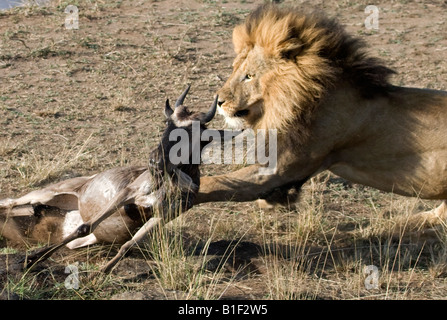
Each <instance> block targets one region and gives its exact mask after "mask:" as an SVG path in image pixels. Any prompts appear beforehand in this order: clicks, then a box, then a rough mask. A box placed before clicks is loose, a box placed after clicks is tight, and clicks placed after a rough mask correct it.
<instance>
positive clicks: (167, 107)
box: [165, 99, 174, 118]
mask: <svg viewBox="0 0 447 320" xmlns="http://www.w3.org/2000/svg"><path fill="white" fill-rule="evenodd" d="M173 113H174V110H172V108H171V105H170V104H169V99H166V105H165V116H166V118H169V117H170V116H172V114H173Z"/></svg>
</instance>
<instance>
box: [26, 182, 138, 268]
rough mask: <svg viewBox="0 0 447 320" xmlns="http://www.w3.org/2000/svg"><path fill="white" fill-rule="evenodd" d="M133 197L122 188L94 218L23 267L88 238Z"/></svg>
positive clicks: (36, 255) (128, 190)
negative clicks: (67, 245) (83, 238)
mask: <svg viewBox="0 0 447 320" xmlns="http://www.w3.org/2000/svg"><path fill="white" fill-rule="evenodd" d="M133 196H134V195H133V193H132V192H131V189H129V188H124V189H123V190H121V191H120V192H119V193H118V194H117V195H116V196H115V198H114V199H113V201H111V202H110V204H109V206H108V207H107V208H105V209H104V210H103V211H101V212H99V213H98V214H96V215H94V217H93V218H92V219H90V220H89V221H87V222H85V223H83V224H82V225H80V226H79V227H78V228H77V229H76V230H75V231H74V232H73V233H71V234H70V235H68V236H67V237H66V238H64V239H63V240H62V241H61V242H60V243H58V244H54V245H51V246H48V247H45V248H43V249H41V250H38V251H37V252H35V253H33V254H31V255H29V256H28V257H27V259H26V265H25V267H26V268H29V267H32V266H33V265H34V264H35V263H36V262H38V261H43V260H46V259H48V258H49V257H50V256H51V255H52V254H53V253H54V252H55V251H57V250H58V249H59V248H61V247H63V246H65V245H66V244H68V243H69V242H71V241H73V240H76V239H78V238H82V237H86V236H88V235H89V234H91V233H92V232H93V231H94V230H95V229H96V228H97V227H98V225H99V224H100V223H101V222H102V221H104V220H105V219H107V218H108V217H110V216H111V215H112V214H113V213H114V212H115V211H116V210H117V209H118V208H120V207H122V206H123V205H125V204H127V203H128V202H132V200H133Z"/></svg>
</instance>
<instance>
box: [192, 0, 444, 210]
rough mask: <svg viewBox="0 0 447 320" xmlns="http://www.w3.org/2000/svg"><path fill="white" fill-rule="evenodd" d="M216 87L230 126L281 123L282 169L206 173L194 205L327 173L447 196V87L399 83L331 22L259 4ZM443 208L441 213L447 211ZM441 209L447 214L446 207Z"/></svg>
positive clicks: (241, 197) (275, 191)
mask: <svg viewBox="0 0 447 320" xmlns="http://www.w3.org/2000/svg"><path fill="white" fill-rule="evenodd" d="M233 43H234V48H235V52H236V55H237V56H236V58H235V60H234V64H233V72H232V74H231V75H230V77H229V78H228V80H227V81H226V83H225V84H224V86H223V87H222V88H221V89H220V90H219V91H218V94H219V97H220V98H219V108H220V110H219V112H220V113H221V114H223V115H224V116H225V117H226V120H227V122H228V123H236V124H239V125H243V126H245V127H249V128H255V129H256V128H262V129H276V130H277V131H278V141H277V150H278V152H277V155H278V159H277V167H276V171H275V173H274V174H271V175H259V174H258V172H259V167H260V165H252V166H248V167H244V168H242V169H240V170H237V171H235V172H231V173H229V174H225V175H218V176H212V177H202V179H201V187H200V191H199V195H198V198H197V202H199V203H200V202H209V201H227V200H232V201H252V200H257V199H270V200H271V199H273V198H275V199H276V200H277V199H282V200H284V201H287V199H286V198H285V196H284V195H285V194H287V192H288V191H289V190H290V189H293V188H294V189H297V190H299V189H300V188H301V186H302V184H304V183H305V182H306V181H307V180H308V179H309V178H311V177H312V176H314V175H316V174H318V173H320V172H322V171H324V170H330V171H332V172H333V173H335V174H337V175H339V176H341V177H343V178H345V179H348V180H351V181H352V182H356V183H360V184H364V185H367V186H371V187H374V188H377V189H380V190H384V191H389V192H395V193H397V194H401V195H406V196H417V197H421V198H425V199H442V200H444V199H446V198H447V160H446V159H447V129H446V123H447V92H444V91H435V90H428V89H416V88H405V87H397V86H394V85H392V84H391V83H390V76H391V75H392V74H393V73H394V71H392V70H391V69H389V68H387V67H386V66H384V65H383V63H382V62H380V60H378V59H376V58H374V57H371V56H370V55H369V54H368V53H367V49H366V47H365V45H364V43H363V42H362V41H361V40H360V39H358V38H355V37H352V36H350V35H349V34H347V33H346V32H345V30H344V28H343V27H342V26H341V25H340V24H338V23H337V22H336V21H335V20H334V19H330V18H327V17H324V16H322V15H321V14H320V13H303V12H302V11H301V10H299V9H296V8H279V7H278V6H276V5H265V6H261V7H260V8H258V9H257V10H255V11H254V12H252V13H251V14H250V15H249V16H248V17H247V19H246V21H245V23H244V24H242V25H239V26H237V27H236V28H235V29H234V32H233ZM443 208H445V206H441V207H440V209H439V210H437V211H436V217H438V218H440V217H444V216H446V215H447V213H446V212H445V211H446V210H444V209H443ZM441 209H442V210H441Z"/></svg>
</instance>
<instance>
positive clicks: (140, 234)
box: [101, 217, 162, 273]
mask: <svg viewBox="0 0 447 320" xmlns="http://www.w3.org/2000/svg"><path fill="white" fill-rule="evenodd" d="M161 221H162V219H161V218H156V217H153V218H150V219H149V220H148V221H147V222H146V223H145V224H144V225H143V226H142V227H141V228H140V230H138V231H137V233H135V235H134V236H133V237H132V239H130V240H129V241H127V242H126V243H125V244H123V245H122V246H121V248H120V250H119V251H118V253H117V254H116V255H115V257H113V259H112V260H110V261H109V262H108V263H107V264H106V266H105V267H104V268H102V270H101V271H102V272H104V273H109V272H110V271H111V270H112V269H113V267H114V266H115V265H116V264H117V263H118V262H119V261H120V260H121V258H122V257H123V256H124V255H125V254H126V252H127V251H128V250H129V249H130V248H132V247H133V246H134V245H136V244H139V243H140V242H141V241H142V240H143V239H144V238H145V237H146V235H148V234H149V232H151V231H152V230H153V229H154V228H155V227H156V226H157V225H159V224H160V222H161Z"/></svg>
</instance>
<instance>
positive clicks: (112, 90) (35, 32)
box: [0, 0, 447, 299]
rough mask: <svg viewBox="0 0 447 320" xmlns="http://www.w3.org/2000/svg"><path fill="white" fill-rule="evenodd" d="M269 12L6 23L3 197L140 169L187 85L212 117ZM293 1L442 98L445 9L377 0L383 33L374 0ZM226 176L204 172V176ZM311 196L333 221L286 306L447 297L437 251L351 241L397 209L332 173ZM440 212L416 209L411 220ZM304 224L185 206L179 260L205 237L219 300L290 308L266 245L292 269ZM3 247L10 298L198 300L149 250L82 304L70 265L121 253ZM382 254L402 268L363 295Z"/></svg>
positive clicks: (139, 5)
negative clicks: (238, 49) (29, 266)
mask: <svg viewBox="0 0 447 320" xmlns="http://www.w3.org/2000/svg"><path fill="white" fill-rule="evenodd" d="M291 2H292V1H286V3H291ZM261 3H262V1H252V0H244V1H232V0H225V1H214V0H193V1H189V0H188V1H186V0H180V1H177V0H176V1H173V0H159V1H142V0H133V1H132V0H123V1H100V0H98V1H82V0H79V1H74V3H72V2H70V3H69V2H68V1H62V0H59V1H54V2H52V3H51V4H50V5H48V6H46V7H31V8H24V9H14V10H10V11H5V12H1V11H0V83H1V86H0V127H1V130H0V199H1V198H4V197H12V196H19V195H21V194H23V193H25V192H27V191H30V190H33V189H36V188H38V187H41V186H43V185H45V184H47V183H49V182H52V181H59V180H61V179H65V178H68V177H74V176H79V175H87V174H92V173H96V172H98V171H101V170H105V169H107V168H111V167H114V166H118V165H141V164H145V162H146V159H147V155H148V153H149V151H150V150H151V148H152V147H154V146H155V144H156V143H157V141H158V138H159V134H160V132H161V130H162V129H163V125H164V122H163V114H162V108H163V106H164V101H165V99H166V98H170V99H175V98H176V97H177V96H178V95H179V93H180V92H181V91H182V90H183V88H184V87H185V85H186V84H188V83H190V84H192V89H191V93H190V95H189V96H188V98H187V104H189V105H190V106H191V107H193V108H195V109H196V110H199V109H201V110H205V109H207V108H208V106H209V105H210V103H211V102H212V99H213V95H214V94H215V92H216V91H217V90H218V89H219V87H220V86H222V85H223V83H224V81H225V79H226V78H227V77H228V75H229V74H230V73H231V64H232V59H233V57H234V54H233V51H232V44H231V33H232V29H233V27H234V26H235V25H236V24H238V23H240V22H242V21H243V19H244V17H245V16H246V14H247V13H248V12H249V11H250V10H252V9H253V8H255V7H256V6H257V5H258V4H261ZM293 3H295V4H299V5H302V6H314V7H317V8H319V9H322V10H324V11H325V12H327V14H329V15H331V16H335V17H337V18H338V19H339V20H340V21H341V23H342V24H344V25H345V26H346V28H347V29H348V31H350V32H351V33H353V34H356V35H358V36H359V37H361V38H363V39H364V40H365V41H366V42H367V43H368V44H369V45H370V50H371V52H372V53H373V54H374V55H376V56H379V57H380V58H382V59H384V60H385V61H386V63H387V65H388V66H390V67H391V68H394V69H395V70H396V71H397V72H398V74H397V75H395V76H394V77H393V83H394V84H397V85H405V86H413V87H425V88H432V89H442V90H447V81H446V79H447V63H446V60H447V22H446V18H447V15H446V12H447V2H446V1H441V0H432V1H422V2H421V1H411V0H406V1H393V2H390V1H381V0H378V1H375V2H374V4H375V5H376V6H377V7H378V8H379V10H380V11H379V29H378V30H368V29H366V28H365V25H364V21H365V19H366V17H367V16H368V14H365V12H364V10H365V7H366V5H368V4H370V3H369V2H367V1H337V2H335V1H299V2H297V1H293ZM68 4H75V5H77V7H78V9H79V29H77V30H68V29H66V28H65V25H64V22H65V19H66V16H67V15H66V14H65V13H64V9H65V8H66V6H67V5H68ZM212 127H215V128H221V127H223V121H222V119H221V118H220V117H219V118H217V119H216V120H214V121H213V123H212ZM232 169H234V167H233V166H218V165H207V166H203V169H202V172H203V173H204V174H216V173H221V172H224V171H227V170H232ZM304 189H305V190H304V192H305V193H306V194H307V196H306V195H305V196H303V197H304V198H305V199H311V200H310V201H311V202H312V201H316V202H317V205H316V206H317V207H318V208H319V209H320V210H321V213H322V214H320V215H317V216H319V217H320V218H321V217H323V218H324V219H323V220H322V221H323V222H321V223H320V224H319V226H318V227H317V228H316V229H317V230H316V231H315V232H313V233H312V236H311V239H310V241H309V242H308V243H306V248H305V249H299V250H303V251H302V253H303V254H304V253H305V254H306V256H307V260H306V267H305V268H303V269H304V270H305V272H304V271H303V273H304V275H302V276H301V277H300V279H298V280H297V281H298V282H299V283H298V284H297V286H301V287H300V288H301V289H299V290H298V291H295V292H292V294H290V295H288V297H289V298H312V299H353V298H354V299H357V298H367V299H375V298H378V299H382V298H398V299H399V298H405V299H432V298H436V299H437V298H445V297H446V293H447V281H446V280H445V275H446V274H447V273H446V269H445V261H439V260H436V259H437V258H436V257H441V258H444V257H445V255H443V253H442V250H444V248H445V246H444V243H440V244H439V243H438V244H433V245H430V246H428V245H426V246H425V245H424V244H405V247H404V246H400V245H401V244H400V243H397V244H396V243H395V244H393V245H390V244H389V242H386V241H387V240H386V239H385V240H383V239H378V238H375V239H371V238H362V239H356V240H358V241H353V240H352V239H351V238H350V237H349V232H350V231H352V230H355V229H358V228H361V227H364V226H365V225H368V224H370V222H371V219H373V218H371V217H374V215H375V214H376V213H377V212H378V211H380V210H381V208H382V209H383V208H385V209H383V210H382V211H387V210H386V209H387V208H388V207H391V206H390V203H394V202H393V201H396V200H395V199H396V198H398V197H392V196H390V195H387V194H383V193H381V192H378V191H375V190H372V189H369V188H365V187H361V186H357V185H353V184H350V183H348V182H346V181H343V180H341V179H338V178H336V177H327V176H323V177H321V178H320V179H317V180H315V181H312V182H311V183H309V184H306V186H305V187H304ZM315 191H317V193H316V192H315ZM312 199H314V200H312ZM397 201H398V202H399V201H404V200H401V199H400V198H399V200H397ZM434 205H436V203H435V202H421V201H419V202H417V203H416V204H414V205H413V209H414V210H416V211H417V210H423V209H427V208H432V207H433V206H434ZM390 210H391V209H390ZM390 210H388V211H390ZM382 211H381V212H382ZM391 211H392V210H391ZM302 216H303V214H302V210H300V208H299V207H298V209H293V210H284V209H277V210H275V211H273V212H269V213H262V212H260V211H259V210H258V209H257V207H256V205H255V204H254V203H244V204H234V203H216V204H206V205H200V206H197V207H195V208H193V209H191V210H190V211H189V212H188V213H187V214H186V215H185V216H184V217H183V218H182V219H181V222H180V225H181V228H177V229H176V227H175V226H174V227H173V230H177V233H180V234H181V237H182V238H184V239H185V242H184V246H185V248H187V251H188V252H189V253H188V255H187V258H186V259H187V260H188V261H193V262H192V263H195V262H194V261H195V260H194V259H199V260H200V259H203V254H202V253H201V250H199V249H198V248H200V246H202V247H203V246H205V244H207V241H208V239H211V242H210V243H208V244H207V245H206V247H207V250H208V251H207V257H206V261H207V262H206V263H205V266H204V269H205V270H206V272H208V273H209V274H216V272H219V273H220V272H221V271H220V270H223V271H222V272H223V273H222V274H223V275H224V277H223V278H222V279H220V280H219V283H217V284H213V285H214V286H215V287H216V290H218V288H219V287H221V288H223V289H222V292H223V293H222V294H221V295H220V294H217V295H215V296H213V297H214V298H216V297H218V298H233V299H266V298H267V299H269V298H281V296H278V295H276V296H275V295H273V294H272V292H273V291H274V290H273V289H272V285H271V283H272V281H271V275H272V270H273V269H274V268H275V266H274V265H272V264H269V263H268V261H269V258H268V257H269V256H276V257H278V255H275V253H274V252H276V251H275V250H273V249H271V248H269V247H268V246H269V245H266V241H265V240H266V239H265V238H266V237H267V238H268V240H272V239H274V241H273V242H274V243H275V244H276V250H278V247H279V246H281V248H282V249H281V250H282V251H281V252H283V253H282V254H281V255H280V256H281V257H282V260H280V261H283V262H284V265H287V264H288V263H290V260H291V259H289V258H288V257H287V254H284V252H289V253H290V252H292V251H293V250H294V248H293V247H294V246H297V247H298V244H297V243H295V244H291V243H290V240H289V239H288V238H287V234H288V232H286V231H289V230H290V229H289V223H290V221H292V220H293V221H301V220H300V219H301V217H302ZM265 222H266V223H267V225H265V224H264V223H265ZM317 225H318V224H317ZM211 229H212V230H211ZM210 230H211V231H210ZM321 230H324V232H323V231H321ZM339 238H340V239H341V240H338V239H339ZM1 243H2V247H4V251H3V252H4V253H3V254H1V255H0V283H1V285H0V291H1V292H2V295H1V297H2V298H10V299H11V298H21V299H23V298H25V299H26V298H33V299H35V298H37V299H39V298H42V299H43V298H45V299H48V298H57V299H61V298H62V299H64V298H83V299H108V298H115V299H166V298H167V299H176V298H203V296H200V295H192V296H191V295H189V294H188V290H186V289H183V290H182V289H181V288H180V289H178V288H177V289H176V288H174V289H173V288H166V287H163V285H162V284H160V281H159V277H158V274H157V272H156V271H154V270H157V269H156V268H155V269H154V268H150V267H148V265H149V264H151V258H150V257H149V258H148V253H147V252H146V251H145V250H138V249H136V250H133V251H132V252H131V253H130V254H129V256H128V257H126V258H125V259H124V260H123V261H121V263H120V264H119V265H118V267H117V268H116V269H115V270H114V272H113V276H114V277H112V278H108V277H103V276H98V279H99V280H98V279H97V280H96V282H95V281H94V280H93V281H91V280H88V281H87V280H85V281H84V280H83V279H84V278H82V277H81V282H83V284H82V288H81V289H80V290H78V291H76V292H75V293H74V292H68V291H67V290H65V289H64V286H63V283H64V279H66V277H67V274H66V273H65V266H66V265H67V264H70V263H78V264H79V265H80V266H84V265H88V266H87V267H82V268H83V269H82V270H90V269H93V270H94V269H95V266H99V265H101V264H103V263H105V261H106V259H107V257H111V256H112V255H113V253H114V252H116V250H117V248H116V247H114V246H103V247H100V246H96V247H94V248H89V249H88V250H87V249H86V250H77V251H76V253H73V252H70V251H69V250H65V249H64V250H61V251H60V252H58V253H57V254H56V255H55V256H54V257H53V258H52V259H51V260H49V261H47V262H44V263H42V264H41V265H39V266H38V267H36V269H33V270H32V271H30V272H25V273H24V271H23V268H22V262H21V259H23V258H24V256H25V250H24V249H23V248H19V249H18V251H17V250H16V251H14V250H12V249H11V250H12V251H11V252H13V253H8V252H9V251H8V250H9V249H7V243H6V241H4V240H2V242H1ZM269 243H270V242H269ZM385 243H386V245H388V248H390V247H392V248H394V249H396V248H398V249H399V250H400V251H399V250H398V249H396V250H397V251H396V250H395V251H393V254H390V255H391V256H393V255H394V256H393V257H394V260H393V261H394V262H395V264H393V265H392V266H388V269H389V272H388V273H386V274H387V276H389V279H391V278H392V281H391V280H389V281H387V282H386V284H383V285H382V286H381V287H380V288H379V289H376V290H373V291H368V290H366V289H365V288H364V287H363V279H364V278H362V276H360V275H358V273H359V271H358V270H360V269H361V267H359V266H358V265H357V264H356V261H358V260H359V259H360V257H362V258H363V260H362V263H364V262H365V261H366V260H368V259H369V260H370V262H371V263H372V264H379V263H380V262H377V261H376V260H374V259H375V258H374V259H373V257H377V253H376V252H375V251H374V250H376V249H377V250H378V251H380V248H384V245H385ZM359 247H367V248H368V249H366V250H364V251H361V250H360V251H359ZM402 248H405V250H403V249H402ZM440 250H441V251H440ZM373 251H374V252H373ZM300 252H301V251H300ZM359 252H360V253H359ZM396 252H398V254H397V253H396ZM378 256H379V257H381V255H380V254H378ZM397 256H399V258H398V259H397V258H396V257H397ZM328 257H329V258H328ZM401 259H402V261H404V260H405V259H406V260H405V262H402V263H401ZM372 260H374V261H372ZM379 260H380V258H379ZM222 261H223V263H222ZM340 261H344V262H340ZM396 261H398V262H399V263H397V262H396ZM435 262H436V263H435ZM185 263H189V262H185ZM199 263H200V262H199ZM382 267H383V266H382ZM80 268H81V267H80ZM443 268H444V269H443ZM295 269H296V268H295ZM354 269H355V270H356V272H351V271H352V270H354ZM350 270H351V271H350ZM350 272H351V274H353V276H352V277H351V276H349V274H350ZM360 273H361V272H360ZM228 279H231V281H229V280H228ZM2 288H3V289H2ZM349 288H350V289H349ZM283 291H287V290H286V289H284V290H283ZM286 296H287V295H284V297H286Z"/></svg>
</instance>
